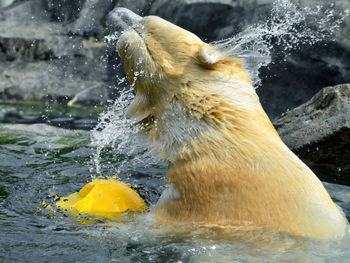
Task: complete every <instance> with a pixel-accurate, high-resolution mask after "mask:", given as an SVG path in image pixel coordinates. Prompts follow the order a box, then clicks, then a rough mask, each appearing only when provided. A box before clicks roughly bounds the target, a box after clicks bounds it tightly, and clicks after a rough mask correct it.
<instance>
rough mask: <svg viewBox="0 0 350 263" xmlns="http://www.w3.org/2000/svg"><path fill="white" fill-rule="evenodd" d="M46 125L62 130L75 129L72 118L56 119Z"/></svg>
mask: <svg viewBox="0 0 350 263" xmlns="http://www.w3.org/2000/svg"><path fill="white" fill-rule="evenodd" d="M46 123H47V124H50V125H53V126H56V127H60V128H66V129H72V128H73V127H74V118H72V117H61V118H55V119H51V120H48V121H47V122H46Z"/></svg>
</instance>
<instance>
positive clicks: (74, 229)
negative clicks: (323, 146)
mask: <svg viewBox="0 0 350 263" xmlns="http://www.w3.org/2000/svg"><path fill="white" fill-rule="evenodd" d="M0 134H1V137H0V229H1V231H0V262H47V261H50V262H296V261H297V262H332V263H333V262H347V261H348V258H349V256H350V251H349V250H348V248H349V246H350V237H349V235H348V236H347V237H346V238H345V239H344V240H341V241H337V242H334V243H331V244H328V243H324V244H323V243H318V242H311V241H308V240H304V239H298V238H293V237H291V236H287V235H271V234H267V233H252V238H251V239H248V240H242V239H240V236H241V235H242V233H239V232H237V233H235V234H233V235H230V236H229V237H227V236H225V235H223V237H222V236H221V234H222V233H220V231H217V232H215V231H214V232H210V231H207V230H205V229H195V230H193V231H192V232H188V233H186V234H183V235H179V236H175V235H173V234H172V233H171V231H169V232H167V231H166V230H164V229H159V228H157V226H156V225H154V224H153V222H152V220H151V218H150V216H149V212H148V211H147V212H143V213H141V214H136V215H130V218H128V219H126V220H124V222H121V223H110V222H104V221H96V222H94V223H92V224H89V225H82V224H80V223H79V222H77V221H75V220H74V218H72V217H71V216H69V215H68V216H67V215H65V214H64V213H62V212H61V211H57V210H55V209H54V210H53V211H52V210H50V209H47V208H44V207H42V205H41V203H42V201H43V200H45V202H46V203H47V204H53V203H54V198H53V196H54V195H55V194H59V195H60V196H65V195H68V194H70V193H72V192H75V191H77V190H78V189H80V188H81V187H82V186H83V185H85V184H86V183H87V182H89V181H90V180H91V173H90V167H91V166H93V165H92V164H91V156H92V155H93V153H95V152H96V147H95V146H93V145H91V143H90V135H89V133H88V132H84V131H69V130H64V129H60V128H55V127H50V126H47V125H44V124H34V125H24V124H11V125H0ZM129 154H130V153H129ZM138 155H139V156H143V155H144V153H134V154H130V155H124V154H120V153H119V154H117V152H116V148H115V149H109V150H108V151H102V152H101V159H100V164H101V173H102V174H104V175H106V176H113V175H114V172H115V171H113V170H110V167H111V166H110V165H111V164H110V163H113V164H114V166H115V167H117V166H118V164H122V163H125V160H126V159H132V158H136V159H137V156H138ZM165 173H166V166H165V165H164V164H163V163H157V162H155V163H149V164H148V165H147V166H146V167H143V166H142V165H140V166H139V167H137V166H136V167H134V168H132V167H128V168H125V169H124V172H120V173H119V177H120V178H121V179H122V180H123V181H125V182H127V183H129V184H131V185H133V186H135V187H136V188H138V189H140V190H141V195H142V197H143V198H144V199H145V200H146V201H147V203H148V206H152V204H155V202H156V200H157V199H158V197H159V195H160V193H161V191H162V185H163V178H164V176H165ZM326 187H327V189H328V190H329V192H330V194H331V195H332V197H333V198H334V200H336V202H337V204H338V205H340V206H341V207H343V208H344V209H345V210H346V212H348V213H349V212H350V194H349V193H350V187H347V186H342V185H334V184H326ZM263 240H264V241H263ZM301 259H302V260H308V261H302V260H301Z"/></svg>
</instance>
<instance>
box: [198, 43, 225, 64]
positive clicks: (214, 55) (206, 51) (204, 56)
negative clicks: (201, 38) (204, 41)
mask: <svg viewBox="0 0 350 263" xmlns="http://www.w3.org/2000/svg"><path fill="white" fill-rule="evenodd" d="M222 58H223V56H222V54H221V53H220V52H219V51H217V50H215V49H214V48H213V47H212V46H210V45H204V46H203V47H202V49H201V50H200V51H199V53H198V59H199V61H200V63H201V64H203V65H204V66H206V67H210V66H212V65H214V64H216V63H217V62H219V61H220V60H221V59H222Z"/></svg>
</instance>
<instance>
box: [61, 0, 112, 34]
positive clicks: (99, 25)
mask: <svg viewBox="0 0 350 263" xmlns="http://www.w3.org/2000/svg"><path fill="white" fill-rule="evenodd" d="M73 2H74V1H73ZM113 7H114V1H112V0H86V1H84V4H83V6H82V9H81V12H80V13H79V15H78V18H77V20H76V21H74V23H72V24H71V25H66V27H67V29H68V31H69V32H72V33H74V34H78V35H83V36H94V37H96V38H99V39H100V38H103V36H105V35H106V34H107V32H106V29H105V27H104V25H105V19H106V16H107V14H108V12H109V11H111V10H112V9H113Z"/></svg>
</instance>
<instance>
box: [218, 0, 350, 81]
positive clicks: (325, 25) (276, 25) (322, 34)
mask: <svg viewBox="0 0 350 263" xmlns="http://www.w3.org/2000/svg"><path fill="white" fill-rule="evenodd" d="M296 2H298V1H289V0H276V1H274V3H273V7H272V10H271V14H270V16H269V17H268V18H267V19H266V21H264V22H262V23H259V24H253V25H250V26H248V27H247V28H246V29H244V30H243V31H242V32H241V33H239V34H237V35H235V36H233V37H231V38H228V39H224V40H220V41H216V42H213V43H212V45H213V46H214V47H216V49H218V50H221V51H223V52H225V53H226V54H228V55H230V56H233V57H235V58H237V57H238V58H241V59H242V61H243V62H244V65H245V68H246V69H247V70H248V72H249V73H250V77H251V80H252V83H253V85H254V86H255V87H259V86H260V84H261V80H260V78H259V69H260V68H261V67H264V66H267V65H269V64H270V63H271V62H272V60H271V55H272V52H275V53H276V52H278V53H279V54H278V55H279V59H285V58H286V57H287V56H288V54H289V53H290V52H291V51H293V50H296V49H298V48H299V47H300V46H302V45H308V46H311V45H314V44H316V43H318V42H321V41H323V40H328V41H329V40H333V39H334V37H335V34H336V32H337V31H338V30H339V28H340V27H341V24H342V23H343V21H344V19H345V18H346V17H347V16H348V15H349V9H347V10H344V11H339V12H337V13H335V11H334V4H332V3H328V4H327V5H323V4H322V2H321V1H319V2H317V3H316V4H314V5H311V3H310V6H306V7H301V6H300V5H298V4H296Z"/></svg>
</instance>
